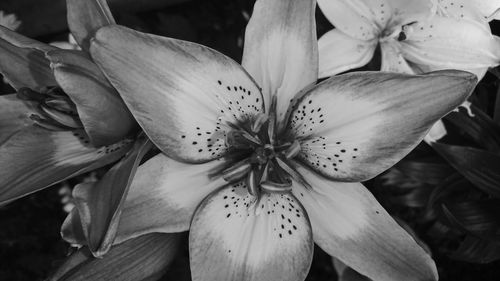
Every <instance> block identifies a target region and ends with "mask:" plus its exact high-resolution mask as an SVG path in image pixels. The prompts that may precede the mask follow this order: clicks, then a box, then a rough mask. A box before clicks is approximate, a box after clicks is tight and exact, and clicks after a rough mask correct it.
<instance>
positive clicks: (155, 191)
mask: <svg viewBox="0 0 500 281" xmlns="http://www.w3.org/2000/svg"><path fill="white" fill-rule="evenodd" d="M220 162H221V161H212V162H208V163H205V164H185V163H181V162H177V161H175V160H172V159H170V158H168V157H167V156H165V155H163V154H159V155H157V156H155V157H153V158H152V159H150V160H148V161H147V162H146V163H144V164H142V165H141V166H139V168H138V169H137V173H136V175H135V177H134V180H133V181H132V184H131V186H130V190H129V193H128V196H127V199H126V201H125V204H124V207H123V211H122V214H121V219H120V223H119V225H118V231H117V238H116V241H118V242H119V241H124V240H127V239H130V238H133V237H137V236H140V235H143V234H146V233H151V232H166V233H169V232H181V231H186V230H188V229H189V224H190V222H191V218H192V216H193V214H194V211H195V209H196V207H197V206H198V204H200V202H201V201H202V200H203V198H205V197H206V196H207V195H208V194H210V193H211V192H212V191H214V190H215V189H216V188H219V187H221V186H223V185H225V182H224V180H222V179H221V178H220V177H211V176H210V175H211V174H212V173H213V172H214V169H217V166H219V165H220V164H221V163H220ZM118 242H117V243H118Z"/></svg>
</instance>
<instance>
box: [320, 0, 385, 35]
mask: <svg viewBox="0 0 500 281" xmlns="http://www.w3.org/2000/svg"><path fill="white" fill-rule="evenodd" d="M318 5H319V7H320V8H321V11H322V12H323V14H325V16H326V18H327V19H328V20H329V21H330V22H331V23H332V24H333V25H334V26H335V27H336V28H338V29H340V30H341V31H343V32H344V33H346V34H348V35H350V36H352V37H354V38H357V39H360V40H371V39H374V38H376V37H378V36H379V35H380V34H381V32H382V31H383V30H384V28H385V27H386V25H387V22H388V21H389V20H390V19H391V17H392V9H391V6H390V5H389V4H388V2H387V1H386V0H318Z"/></svg>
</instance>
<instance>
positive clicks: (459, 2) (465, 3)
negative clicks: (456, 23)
mask: <svg viewBox="0 0 500 281" xmlns="http://www.w3.org/2000/svg"><path fill="white" fill-rule="evenodd" d="M431 2H432V4H433V8H432V9H433V11H434V12H435V13H436V14H437V15H440V16H445V17H453V18H456V19H459V20H460V19H464V18H467V19H472V20H477V21H486V19H487V17H488V16H489V15H491V14H492V13H493V12H494V10H493V11H491V13H490V14H488V15H486V14H483V12H482V11H481V10H480V9H479V4H480V3H479V2H488V0H479V1H475V0H431ZM490 2H491V1H490ZM498 8H500V6H499V7H498Z"/></svg>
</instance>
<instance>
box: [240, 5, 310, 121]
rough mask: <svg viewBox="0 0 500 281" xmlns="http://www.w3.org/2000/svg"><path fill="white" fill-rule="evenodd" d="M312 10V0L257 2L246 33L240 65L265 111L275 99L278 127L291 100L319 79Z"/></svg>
mask: <svg viewBox="0 0 500 281" xmlns="http://www.w3.org/2000/svg"><path fill="white" fill-rule="evenodd" d="M315 7H316V4H315V1H313V0H294V1H288V0H259V1H257V2H256V3H255V7H254V11H253V14H252V17H251V19H250V22H249V23H248V26H247V29H246V32H245V48H244V51H243V63H242V64H243V66H244V67H245V69H246V70H247V71H248V72H249V73H250V74H251V75H252V77H253V78H254V79H255V81H256V82H257V84H259V86H260V87H261V88H262V92H263V95H264V99H265V103H266V106H267V107H268V108H269V106H270V103H271V97H272V96H274V95H276V96H277V98H278V103H277V118H278V123H279V124H278V126H279V128H281V127H282V125H283V123H282V121H283V120H284V118H285V115H286V112H287V110H288V108H289V104H290V100H292V99H293V98H294V97H295V96H296V95H297V93H298V92H299V91H300V90H302V89H303V88H304V87H306V86H307V85H309V84H311V83H315V82H316V80H317V78H318V50H317V48H318V47H317V39H316V25H315V21H314V11H315Z"/></svg>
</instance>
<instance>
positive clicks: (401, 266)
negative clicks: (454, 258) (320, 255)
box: [292, 167, 437, 281]
mask: <svg viewBox="0 0 500 281" xmlns="http://www.w3.org/2000/svg"><path fill="white" fill-rule="evenodd" d="M298 170H299V172H300V173H301V174H302V175H303V176H304V178H305V179H306V180H307V182H308V183H309V184H310V185H311V186H312V188H311V189H306V188H304V187H302V186H300V185H299V184H294V186H293V189H292V190H293V193H294V195H295V196H296V197H297V198H298V199H299V200H300V201H301V202H302V203H303V204H304V207H305V208H306V210H307V213H308V214H309V218H310V220H311V225H312V227H313V235H314V241H315V242H316V243H317V244H318V245H319V246H320V247H321V248H322V249H323V250H325V251H326V252H327V253H328V254H330V255H332V256H334V257H336V258H338V259H340V260H342V261H343V262H344V263H346V264H347V265H348V266H350V267H352V268H353V269H354V270H356V271H358V272H359V273H361V274H363V275H366V276H368V277H370V278H371V279H372V280H375V281H401V280H405V281H411V280H415V281H417V280H437V271H436V266H435V264H434V262H433V261H432V259H431V257H430V256H429V255H428V254H427V253H426V252H425V251H424V250H423V249H422V248H421V247H420V246H419V245H418V244H417V243H416V242H415V240H414V239H413V238H412V236H411V235H409V234H408V233H407V232H406V231H405V230H403V229H402V228H401V227H400V226H399V225H398V224H397V223H396V222H395V221H394V220H393V219H392V218H391V216H390V215H389V214H388V213H387V212H386V211H385V210H384V209H383V208H382V206H380V204H379V203H378V202H377V200H376V199H375V198H374V197H373V195H371V193H370V192H369V191H368V190H367V189H366V188H365V187H364V186H363V185H361V184H360V183H341V182H332V181H329V180H327V179H325V178H323V177H321V176H319V175H317V174H315V173H314V172H311V171H310V170H308V169H306V168H303V167H299V169H298Z"/></svg>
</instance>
